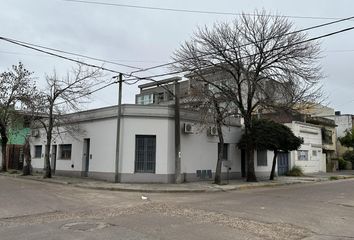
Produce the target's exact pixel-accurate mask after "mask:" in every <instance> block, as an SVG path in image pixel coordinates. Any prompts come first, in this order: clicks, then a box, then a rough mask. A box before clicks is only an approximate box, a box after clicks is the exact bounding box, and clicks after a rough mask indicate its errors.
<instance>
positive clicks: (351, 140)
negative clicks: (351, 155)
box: [338, 129, 354, 148]
mask: <svg viewBox="0 0 354 240" xmlns="http://www.w3.org/2000/svg"><path fill="white" fill-rule="evenodd" d="M338 140H339V142H340V144H342V145H343V146H345V147H348V148H354V129H352V130H347V131H346V132H345V135H344V137H339V138H338Z"/></svg>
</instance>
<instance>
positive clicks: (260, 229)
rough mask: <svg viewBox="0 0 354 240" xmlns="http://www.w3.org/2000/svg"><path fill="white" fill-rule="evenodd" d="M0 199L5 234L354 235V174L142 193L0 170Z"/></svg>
mask: <svg viewBox="0 0 354 240" xmlns="http://www.w3.org/2000/svg"><path fill="white" fill-rule="evenodd" d="M142 195H144V196H145V197H147V198H148V199H147V200H143V199H142V198H141V197H142ZM0 200H1V203H0V239H1V240H10V239H11V240H12V239H28V240H38V239H65V240H71V239H196V240H197V239H307V240H314V239H354V226H353V225H354V180H338V181H331V182H320V183H313V184H299V185H289V186H283V187H273V188H258V189H251V190H242V191H232V192H216V193H188V194H186V193H151V194H149V193H143V194H141V193H136V192H134V193H132V192H130V193H129V192H113V191H101V190H92V189H80V188H76V187H72V186H70V185H67V186H66V185H58V184H51V183H43V182H34V181H28V180H23V179H15V178H9V177H4V176H0Z"/></svg>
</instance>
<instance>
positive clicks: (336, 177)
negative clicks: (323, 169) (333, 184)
mask: <svg viewBox="0 0 354 240" xmlns="http://www.w3.org/2000/svg"><path fill="white" fill-rule="evenodd" d="M338 179H339V178H338V176H330V177H329V180H331V181H334V180H338Z"/></svg>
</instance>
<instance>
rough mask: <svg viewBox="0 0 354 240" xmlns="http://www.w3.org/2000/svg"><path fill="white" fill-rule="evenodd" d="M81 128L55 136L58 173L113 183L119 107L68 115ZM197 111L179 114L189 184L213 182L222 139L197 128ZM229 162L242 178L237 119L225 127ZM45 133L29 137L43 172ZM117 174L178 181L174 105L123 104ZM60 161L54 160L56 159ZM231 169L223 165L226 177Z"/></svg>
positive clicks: (183, 163) (135, 178)
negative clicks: (175, 175) (175, 179)
mask: <svg viewBox="0 0 354 240" xmlns="http://www.w3.org/2000/svg"><path fill="white" fill-rule="evenodd" d="M65 117H66V118H68V119H70V121H71V122H72V124H73V125H76V126H77V129H78V131H77V133H76V134H75V135H74V136H73V135H72V134H69V132H68V131H66V130H65V128H64V127H60V128H59V131H60V132H61V134H60V136H59V135H58V134H54V138H53V142H52V152H51V156H52V157H51V161H52V165H53V164H54V162H56V174H61V175H74V176H88V177H92V178H97V179H105V180H109V181H113V180H114V170H115V154H116V130H117V107H116V106H113V107H106V108H100V109H93V110H88V111H84V112H77V113H73V114H69V115H66V116H65ZM198 119H199V116H198V113H195V112H190V111H185V110H182V111H181V127H180V131H181V173H182V174H183V176H184V180H185V181H196V180H205V179H209V180H211V179H212V178H213V177H214V171H215V167H216V161H217V153H218V142H219V140H218V137H217V136H216V135H215V133H214V130H213V128H212V126H211V127H202V126H199V125H198V124H197V122H198V121H197V120H198ZM223 131H224V135H225V147H226V151H225V154H224V158H225V160H229V161H230V164H231V166H230V167H231V174H230V176H231V177H232V178H236V177H240V176H241V152H240V151H239V150H238V149H237V147H236V144H237V142H238V141H239V138H240V137H241V134H242V132H241V131H242V129H241V126H240V124H239V121H237V119H233V120H230V126H229V127H224V128H223ZM45 141H46V140H45V134H44V130H43V129H39V134H38V135H37V137H33V138H31V145H32V149H31V151H32V165H33V167H34V169H35V170H37V171H41V170H42V169H43V163H44V156H43V153H44V146H45ZM120 143H121V145H120V149H119V152H120V155H119V176H120V181H121V182H146V183H148V182H161V183H171V182H173V181H174V170H175V165H174V161H175V155H174V153H175V145H174V111H173V107H169V106H161V105H147V106H143V105H123V106H122V118H121V141H120ZM54 159H56V161H54ZM226 171H227V169H226V167H223V173H224V174H225V173H226Z"/></svg>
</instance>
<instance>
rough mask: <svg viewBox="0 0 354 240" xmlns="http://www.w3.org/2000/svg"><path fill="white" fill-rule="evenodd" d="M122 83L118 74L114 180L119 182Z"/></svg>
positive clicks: (120, 75) (121, 78)
mask: <svg viewBox="0 0 354 240" xmlns="http://www.w3.org/2000/svg"><path fill="white" fill-rule="evenodd" d="M122 83H123V74H122V73H120V74H119V78H118V107H117V108H118V109H117V110H118V113H117V136H116V159H115V172H114V182H116V183H118V182H119V180H120V179H119V147H120V119H121V114H122Z"/></svg>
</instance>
